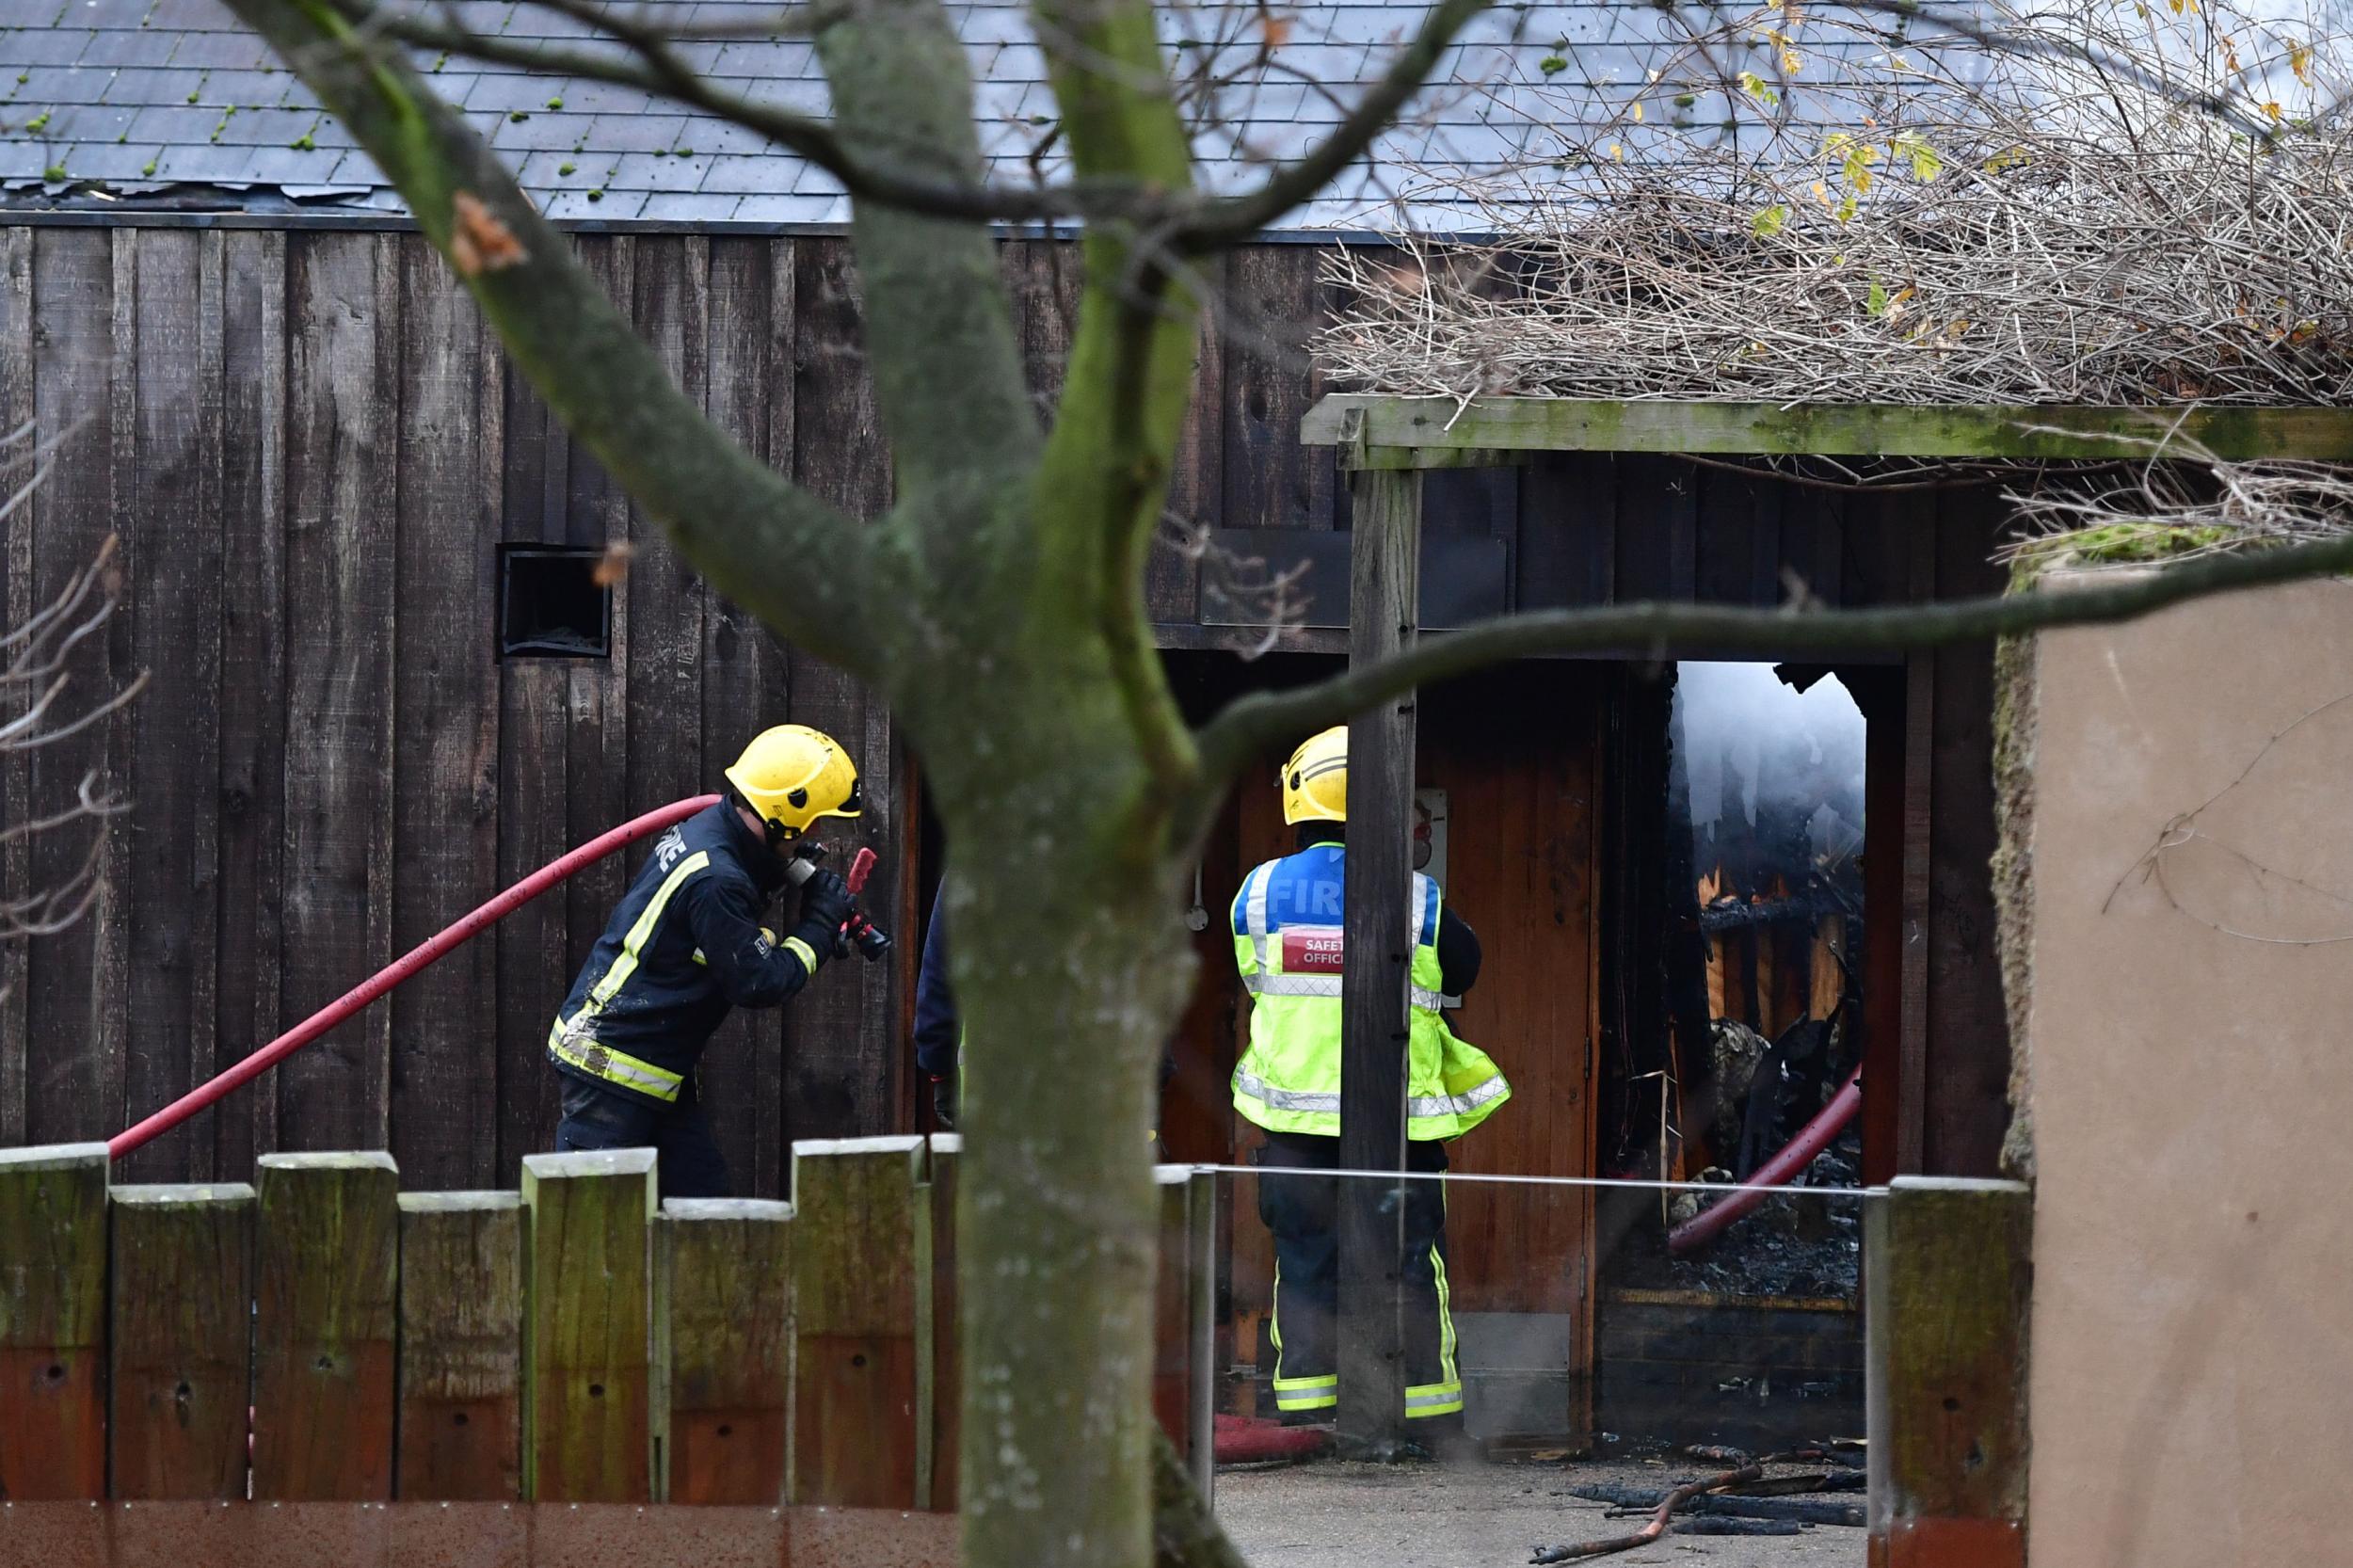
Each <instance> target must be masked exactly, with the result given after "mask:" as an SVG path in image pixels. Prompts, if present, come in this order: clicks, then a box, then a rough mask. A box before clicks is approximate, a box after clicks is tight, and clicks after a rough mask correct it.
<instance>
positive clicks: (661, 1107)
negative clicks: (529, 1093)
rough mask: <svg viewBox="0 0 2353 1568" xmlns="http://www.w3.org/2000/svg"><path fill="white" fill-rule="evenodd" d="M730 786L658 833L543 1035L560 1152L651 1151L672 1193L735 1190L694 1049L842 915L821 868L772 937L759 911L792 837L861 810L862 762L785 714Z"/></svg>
mask: <svg viewBox="0 0 2353 1568" xmlns="http://www.w3.org/2000/svg"><path fill="white" fill-rule="evenodd" d="M727 780H728V789H727V792H726V798H725V799H723V800H722V801H721V802H720V803H719V804H718V805H716V806H713V807H712V808H710V809H709V810H706V811H702V812H699V813H697V814H696V815H695V816H692V817H689V818H688V819H687V820H686V821H684V822H682V823H680V824H678V825H677V826H675V827H673V828H671V829H670V830H669V831H668V832H667V833H664V835H663V836H662V837H661V838H660V839H659V840H655V842H654V847H653V855H652V856H651V857H650V858H649V859H648V861H647V862H646V866H645V869H644V870H643V871H641V872H638V873H637V880H636V881H635V882H634V883H632V885H631V886H630V889H629V893H628V896H627V897H625V898H623V899H622V900H621V904H620V907H619V908H617V909H616V910H615V911H614V912H613V920H612V921H611V923H610V924H608V925H607V926H606V927H605V930H604V935H603V936H600V937H599V938H597V945H596V949H595V951H594V952H591V953H590V954H589V955H588V963H587V965H586V967H585V968H583V969H582V970H581V971H580V978H579V979H578V980H576V981H574V982H573V983H572V990H571V994H570V995H569V996H568V997H567V998H565V1000H564V1008H563V1011H562V1012H561V1013H559V1014H557V1015H556V1019H555V1025H554V1027H553V1028H552V1029H551V1030H550V1031H549V1032H548V1059H549V1060H550V1061H551V1062H552V1063H553V1064H555V1070H556V1071H557V1072H558V1073H560V1074H562V1075H563V1080H564V1119H563V1121H562V1122H561V1123H560V1124H558V1126H557V1128H556V1132H555V1146H556V1148H557V1150H558V1151H559V1152H564V1151H570V1150H575V1149H621V1148H651V1149H653V1150H654V1151H655V1152H656V1154H657V1156H658V1159H659V1164H658V1166H657V1169H658V1171H659V1173H660V1179H661V1185H662V1195H663V1196H664V1197H665V1198H712V1197H726V1196H728V1192H729V1189H728V1169H727V1161H726V1160H725V1159H724V1158H722V1156H721V1155H720V1153H719V1145H718V1144H717V1143H716V1142H715V1141H714V1140H713V1139H712V1135H711V1127H710V1124H709V1122H708V1121H706V1120H705V1119H704V1115H703V1108H702V1106H701V1104H700V1103H699V1102H698V1100H697V1097H696V1088H695V1064H696V1058H698V1057H699V1056H700V1055H701V1054H702V1049H703V1047H704V1046H705V1045H707V1044H709V1043H710V1040H711V1036H712V1034H713V1033H714V1032H717V1030H718V1028H719V1026H720V1024H722V1023H723V1022H725V1021H726V1019H727V1016H728V1011H729V1010H730V1009H732V1008H737V1007H776V1006H778V1005H780V1004H782V1003H783V1002H785V1001H788V1000H791V999H792V997H793V996H795V995H797V994H798V993H799V991H800V989H801V987H802V986H804V985H807V984H808V982H809V980H810V978H811V977H813V976H814V975H815V974H816V973H817V970H818V968H819V966H820V965H822V964H823V963H824V961H825V960H826V959H827V958H829V957H831V956H832V955H833V952H834V944H835V939H836V936H837V934H838V933H839V932H840V929H841V925H842V922H843V921H844V920H847V919H849V916H850V910H851V899H850V890H849V888H848V886H847V885H846V884H844V883H843V882H842V880H841V878H840V876H838V875H837V874H835V873H834V872H829V871H825V870H823V869H822V868H821V869H819V870H817V871H815V872H811V873H810V875H809V876H808V880H807V881H805V882H803V883H802V885H801V889H800V919H799V921H798V923H797V924H795V925H794V926H793V927H792V931H791V933H790V935H788V936H783V937H781V938H779V937H778V936H776V933H775V932H774V931H772V930H770V929H768V928H766V927H765V926H763V925H762V924H761V920H762V919H763V917H765V916H766V914H767V910H768V905H769V903H770V901H771V900H773V899H774V898H775V897H776V893H777V891H778V890H779V889H780V888H782V887H783V886H784V884H785V880H786V877H785V868H786V864H787V862H788V860H789V859H790V857H791V852H792V843H793V840H797V839H799V838H800V837H801V836H802V835H803V834H805V833H807V832H808V829H809V827H810V826H811V824H815V823H817V822H819V821H820V820H822V819H824V818H827V817H855V816H856V815H857V814H858V810H859V800H858V782H857V768H856V765H855V764H853V763H852V762H851V760H850V759H849V756H848V754H847V753H845V752H844V751H843V750H842V749H841V746H840V744H839V743H837V742H836V741H835V740H834V739H833V738H832V737H831V736H828V735H825V734H823V733H821V732H819V731H818V730H814V729H811V728H808V727H807V726H805V725H797V724H788V725H780V726H778V727H777V728H774V729H770V730H767V731H765V732H763V733H761V734H760V735H759V736H758V737H756V738H755V739H754V740H753V741H752V743H751V744H750V745H748V746H746V747H744V755H743V756H742V757H741V758H739V759H738V760H737V761H736V764H735V766H733V767H731V768H729V769H728V772H727Z"/></svg>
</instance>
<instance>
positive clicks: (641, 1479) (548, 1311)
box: [523, 1149, 660, 1503]
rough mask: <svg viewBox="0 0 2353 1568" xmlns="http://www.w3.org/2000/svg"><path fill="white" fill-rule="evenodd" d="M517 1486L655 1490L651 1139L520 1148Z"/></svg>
mask: <svg viewBox="0 0 2353 1568" xmlns="http://www.w3.org/2000/svg"><path fill="white" fill-rule="evenodd" d="M523 1208H524V1210H525V1212H526V1214H527V1215H528V1217H529V1226H530V1229H529V1236H530V1240H529V1244H528V1257H529V1266H528V1268H527V1270H526V1272H525V1274H524V1281H523V1291H524V1306H523V1494H524V1496H529V1497H536V1498H537V1499H539V1500H541V1501H543V1502H574V1503H645V1502H651V1501H653V1499H654V1489H653V1477H654V1475H655V1474H656V1468H655V1463H654V1462H655V1453H656V1448H655V1444H656V1442H657V1441H658V1439H659V1437H660V1430H659V1425H658V1423H657V1421H656V1419H655V1416H656V1413H655V1411H654V1408H653V1400H652V1391H651V1388H650V1385H649V1382H648V1374H649V1372H650V1369H651V1360H652V1358H651V1352H650V1334H651V1328H652V1325H651V1322H650V1320H649V1318H648V1288H649V1283H650V1272H651V1255H650V1251H649V1245H648V1244H649V1242H650V1240H651V1230H652V1224H653V1212H654V1155H653V1151H652V1150H651V1149H613V1150H607V1151H600V1152H596V1153H583V1154H533V1155H525V1156H524V1157H523Z"/></svg>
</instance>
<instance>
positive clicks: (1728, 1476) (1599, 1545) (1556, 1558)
mask: <svg viewBox="0 0 2353 1568" xmlns="http://www.w3.org/2000/svg"><path fill="white" fill-rule="evenodd" d="M1764 1474H1765V1472H1764V1470H1763V1469H1761V1468H1760V1467H1758V1466H1757V1465H1754V1464H1750V1465H1744V1466H1743V1467H1741V1468H1740V1469H1737V1470H1727V1471H1725V1472H1724V1473H1723V1474H1722V1475H1720V1476H1716V1477H1713V1478H1711V1479H1708V1480H1695V1481H1692V1482H1690V1483H1689V1485H1685V1486H1678V1487H1676V1488H1675V1489H1674V1490H1673V1492H1670V1493H1668V1494H1667V1495H1666V1496H1665V1497H1663V1498H1661V1499H1660V1500H1659V1504H1658V1509H1657V1512H1655V1513H1653V1514H1652V1515H1651V1521H1650V1523H1649V1524H1647V1525H1644V1526H1643V1527H1642V1528H1641V1529H1638V1530H1636V1531H1635V1532H1634V1533H1633V1534H1631V1535H1616V1536H1610V1537H1608V1538H1607V1539H1604V1540H1600V1541H1583V1542H1577V1543H1576V1544H1571V1545H1566V1546H1543V1547H1539V1548H1538V1549H1537V1551H1536V1553H1535V1555H1534V1556H1532V1557H1530V1558H1529V1561H1530V1562H1532V1563H1547V1562H1574V1561H1575V1560H1577V1559H1578V1558H1584V1557H1608V1556H1609V1555H1610V1554H1612V1553H1614V1552H1630V1551H1632V1550H1633V1549H1634V1548H1635V1547H1637V1546H1647V1545H1649V1544H1651V1543H1652V1542H1654V1541H1656V1540H1657V1539H1658V1538H1659V1537H1660V1536H1662V1535H1664V1534H1666V1533H1667V1521H1668V1520H1670V1519H1672V1518H1673V1517H1674V1512H1675V1510H1676V1509H1678V1508H1681V1507H1682V1506H1683V1505H1684V1504H1685V1503H1688V1502H1689V1501H1690V1500H1691V1499H1692V1498H1694V1497H1696V1496H1700V1495H1701V1494H1702V1493H1704V1492H1713V1491H1715V1490H1717V1489H1718V1488H1719V1487H1725V1486H1737V1485H1739V1484H1740V1483H1741V1482H1743V1481H1752V1480H1760V1479H1762V1478H1763V1476H1764Z"/></svg>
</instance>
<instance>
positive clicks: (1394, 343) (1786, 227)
mask: <svg viewBox="0 0 2353 1568" xmlns="http://www.w3.org/2000/svg"><path fill="white" fill-rule="evenodd" d="M2257 3H2259V0H2257ZM2139 10H2140V13H2141V14H2140V16H2139V17H2136V16H2135V15H2134V14H2133V13H2134V11H2135V8H2133V7H2129V6H2123V7H2117V6H2099V5H2094V4H2091V3H2090V0H2069V4H2068V6H2067V8H2066V9H2065V10H2064V11H2063V12H2048V11H2046V12H2043V13H2041V14H2040V15H2038V16H2037V17H2035V18H2033V19H2031V25H2033V26H2034V27H2036V28H2038V29H2041V34H2040V36H2041V37H2044V38H2046V39H2048V38H2057V37H2063V38H2065V39H2067V40H2070V41H2071V43H2073V44H2076V45H2079V46H2080V47H2081V50H2082V51H2083V52H2084V53H2075V52H2072V51H2059V52H2057V53H2044V54H2040V55H2037V54H2024V53H2019V52H2015V51H2009V50H2002V49H1998V48H1995V47H1993V45H1990V44H1988V45H1970V46H1962V45H1957V44H1955V43H1953V42H1952V41H1950V40H1945V42H1944V43H1942V44H1940V45H1939V46H1937V47H1935V48H1933V49H1928V48H1920V47H1917V46H1916V44H1917V40H1913V43H1912V44H1907V43H1906V42H1905V41H1904V40H1902V39H1901V37H1900V34H1899V32H1898V31H1897V30H1896V28H1897V24H1887V25H1888V27H1889V28H1890V31H1887V32H1885V33H1882V34H1881V35H1880V36H1881V40H1882V41H1883V43H1884V49H1883V50H1882V52H1881V54H1880V55H1878V56H1858V55H1857V53H1856V52H1855V51H1853V50H1852V49H1851V48H1848V49H1844V50H1838V49H1832V48H1828V47H1825V46H1824V44H1825V40H1826V39H1827V38H1828V37H1830V36H1832V35H1835V36H1837V37H1840V38H1844V39H1848V40H1851V36H1852V33H1853V30H1854V27H1855V25H1856V24H1853V23H1852V22H1848V23H1844V24H1837V23H1832V22H1828V21H1817V20H1815V19H1814V18H1813V17H1812V16H1811V14H1810V13H1809V14H1807V15H1805V16H1801V15H1800V14H1799V12H1798V9H1797V8H1796V7H1794V6H1792V7H1789V8H1786V9H1783V8H1778V7H1775V8H1767V9H1764V10H1760V11H1757V12H1755V13H1753V14H1752V15H1750V16H1749V17H1747V18H1745V19H1743V20H1741V21H1738V22H1734V23H1728V24H1724V25H1723V26H1722V27H1721V28H1720V29H1718V30H1717V31H1716V32H1715V33H1713V34H1712V35H1705V36H1703V35H1699V34H1695V35H1694V40H1693V43H1692V57H1693V58H1694V59H1706V60H1721V61H1722V62H1724V63H1723V65H1722V66H1721V69H1722V70H1723V72H1725V74H1726V75H1727V77H1728V84H1727V85H1728V89H1729V90H1728V91H1727V93H1726V94H1725V95H1724V96H1725V97H1726V98H1728V99H1730V100H1733V101H1735V102H1736V107H1737V109H1738V110H1739V111H1740V112H1741V113H1742V114H1744V115H1745V116H1746V120H1737V117H1736V120H1737V122H1736V120H1725V121H1723V122H1721V124H1718V125H1716V126H1712V127H1708V128H1705V129H1703V128H1700V127H1697V126H1693V125H1689V124H1685V123H1678V122H1677V120H1676V116H1677V114H1678V112H1679V111H1678V110H1677V108H1676V105H1677V104H1684V103H1687V102H1688V101H1689V99H1690V97H1691V94H1689V92H1688V91H1687V92H1679V93H1674V94H1673V95H1670V94H1669V92H1668V90H1667V89H1668V88H1670V87H1672V86H1673V85H1674V82H1673V80H1671V79H1660V80H1659V81H1657V82H1656V83H1655V84H1654V85H1653V87H1651V88H1648V89H1646V90H1645V89H1637V90H1635V91H1633V92H1630V93H1626V94H1625V95H1624V96H1623V97H1621V98H1620V99H1618V100H1617V101H1616V103H1615V111H1616V118H1615V120H1611V121H1609V122H1607V123H1604V122H1603V121H1602V120H1601V117H1598V116H1596V115H1594V114H1593V113H1592V112H1590V105H1578V106H1571V105H1564V107H1563V112H1562V114H1561V124H1562V125H1563V126H1564V127H1572V128H1573V129H1571V130H1567V131H1564V132H1563V133H1562V135H1561V138H1560V139H1559V142H1558V144H1557V146H1556V147H1555V148H1554V149H1553V155H1552V157H1551V159H1550V161H1549V162H1546V163H1544V164H1530V165H1526V166H1522V167H1520V168H1514V169H1511V170H1508V171H1503V172H1501V173H1490V174H1486V175H1482V176H1480V177H1476V178H1474V177H1471V176H1467V175H1465V174H1463V173H1461V172H1460V171H1448V170H1434V169H1433V170H1424V171H1423V172H1422V175H1421V178H1422V179H1423V181H1424V182H1426V183H1427V184H1432V185H1438V186H1444V187H1445V188H1447V189H1448V190H1449V192H1451V193H1452V194H1453V195H1455V196H1456V197H1457V198H1458V199H1462V198H1467V199H1471V200H1480V201H1482V202H1483V203H1484V204H1485V207H1486V211H1487V213H1488V215H1489V218H1490V220H1491V224H1492V232H1493V235H1494V237H1493V238H1492V239H1488V240H1482V241H1481V242H1479V243H1473V244H1465V243H1462V242H1460V241H1452V242H1449V240H1447V239H1445V238H1442V237H1436V236H1432V235H1429V234H1414V233H1408V234H1404V235H1401V236H1400V243H1401V250H1365V249H1359V250H1353V251H1349V252H1345V253H1343V254H1341V255H1340V256H1338V257H1337V258H1336V259H1335V260H1334V262H1333V263H1332V267H1333V270H1334V274H1335V278H1336V280H1337V281H1338V282H1339V283H1340V284H1342V285H1343V286H1344V289H1345V291H1346V293H1347V295H1348V296H1349V297H1350V298H1351V301H1352V303H1351V304H1350V306H1349V307H1348V308H1347V309H1346V310H1345V311H1344V312H1343V313H1342V314H1341V316H1340V318H1339V319H1338V320H1337V322H1336V323H1335V324H1334V325H1333V326H1332V327H1330V328H1327V329H1326V330H1325V331H1324V332H1323V333H1322V334H1321V338H1320V340H1319V341H1318V343H1317V345H1316V348H1317V353H1318V355H1319V357H1320V359H1321V361H1322V363H1323V364H1324V366H1325V367H1326V369H1327V370H1328V371H1329V372H1330V373H1331V374H1332V375H1333V376H1334V378H1335V381H1336V384H1337V385H1338V386H1341V387H1345V388H1349V389H1354V390H1369V391H1375V392H1391V393H1398V394H1409V395H1447V396H1454V397H1470V396H1475V395H1481V394H1502V393H1521V394H1550V395H1558V396H1568V397H1592V398H1668V399H1681V400H1711V399H1724V400H1752V399H1753V400H1771V401H1782V400H1786V401H1817V402H1856V403H1865V402H1869V403H1897V404H1929V403H2006V404H2057V403H2080V404H2105V405H2141V404H2168V403H2181V402H2186V401H2208V402H2225V403H2246V404H2278V405H2336V404H2343V403H2345V402H2346V401H2347V400H2348V398H2353V117H2349V116H2348V114H2347V112H2346V107H2345V101H2344V97H2343V95H2344V93H2345V72H2346V68H2347V66H2348V64H2353V50H2348V49H2347V48H2346V47H2345V45H2346V41H2347V40H2345V38H2344V37H2342V36H2322V35H2319V34H2317V33H2313V32H2309V31H2303V30H2299V28H2298V27H2297V25H2295V24H2290V23H2286V22H2269V23H2265V22H2259V21H2258V20H2257V19H2256V18H2255V16H2254V15H2253V14H2252V13H2251V12H2249V11H2248V10H2247V9H2245V8H2243V4H2242V6H2241V7H2239V8H2234V7H2233V6H2232V5H2231V4H2229V3H2227V0H2226V3H2225V4H2223V5H2220V6H2213V7H2207V8H2203V9H2201V8H2200V7H2198V6H2196V5H2190V4H2185V0H2176V3H2175V4H2174V5H2172V6H2171V7H2169V8H2168V7H2157V6H2152V7H2146V8H2139ZM2054 29H2063V31H2057V32H2055V31H2054ZM1760 44H1763V45H1766V46H1767V47H1764V48H1763V49H1761V50H1760V48H1759V45H1760ZM2086 53H2088V54H2089V56H2091V57H2089V58H2087V57H2084V55H2085V54H2086ZM1859 59H1864V60H1867V62H1868V63H1867V64H1860V65H1859V64H1857V63H1856V62H1857V61H1858V60H1859ZM1767 61H1771V62H1772V63H1773V67H1774V69H1773V70H1772V72H1771V73H1770V74H1769V75H1768V74H1764V73H1760V72H1758V71H1754V70H1750V69H1745V67H1747V66H1748V65H1750V64H1751V63H1755V64H1759V65H1762V64H1764V63H1766V62H1767ZM1736 65H1737V66H1741V67H1743V69H1740V70H1738V71H1737V73H1736V72H1733V70H1732V67H1734V66H1736ZM1564 90H1566V89H1564ZM1808 97H1812V98H1815V99H1817V100H1818V99H1828V100H1831V101H1833V102H1834V103H1835V104H1837V105H1838V107H1837V110H1836V111H1835V112H1824V111H1823V110H1822V109H1821V108H1820V106H1819V104H1818V103H1817V104H1815V105H1814V106H1813V108H1812V109H1811V111H1810V112H1808V113H1805V114H1802V115H1801V114H1796V113H1794V112H1793V105H1794V104H1798V103H1800V102H1801V101H1803V100H1805V99H1806V98H1808ZM1830 122H1845V123H1851V124H1853V125H1855V126H1857V127H1858V129H1856V130H1854V131H1843V130H1832V131H1828V132H1825V131H1824V129H1823V125H1824V124H1825V123H1830ZM1596 124H1600V125H1601V129H1600V130H1599V131H1595V130H1594V129H1593V127H1594V126H1595V125H1596ZM1531 198H1537V200H1531Z"/></svg>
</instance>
